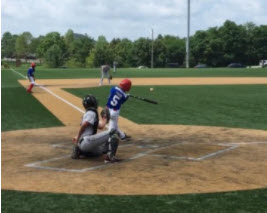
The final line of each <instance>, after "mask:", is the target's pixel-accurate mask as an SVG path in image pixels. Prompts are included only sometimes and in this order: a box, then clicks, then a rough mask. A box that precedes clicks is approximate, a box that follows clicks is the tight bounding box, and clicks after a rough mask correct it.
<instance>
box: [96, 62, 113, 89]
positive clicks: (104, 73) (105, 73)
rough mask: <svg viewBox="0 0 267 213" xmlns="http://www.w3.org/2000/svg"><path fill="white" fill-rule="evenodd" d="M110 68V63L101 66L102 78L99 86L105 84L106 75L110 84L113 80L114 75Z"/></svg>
mask: <svg viewBox="0 0 267 213" xmlns="http://www.w3.org/2000/svg"><path fill="white" fill-rule="evenodd" d="M110 69H111V68H110V66H109V65H108V64H107V65H102V66H101V79H100V82H99V86H102V85H103V80H104V77H106V78H108V84H110V81H111V80H112V75H111V71H110Z"/></svg>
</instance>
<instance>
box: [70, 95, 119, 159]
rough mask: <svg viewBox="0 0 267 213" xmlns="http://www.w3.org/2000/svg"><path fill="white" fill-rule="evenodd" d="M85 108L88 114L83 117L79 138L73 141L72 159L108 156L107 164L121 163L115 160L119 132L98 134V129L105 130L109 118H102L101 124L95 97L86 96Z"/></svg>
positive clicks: (84, 100)
mask: <svg viewBox="0 0 267 213" xmlns="http://www.w3.org/2000/svg"><path fill="white" fill-rule="evenodd" d="M83 106H84V108H85V110H86V112H85V114H84V115H83V117H82V121H81V125H80V129H79V132H78V135H77V137H74V138H73V139H72V142H73V143H74V147H73V151H72V155H71V157H72V158H73V159H78V158H79V157H80V155H85V156H99V155H102V154H106V156H105V163H109V162H111V163H114V162H116V161H119V160H118V159H116V158H115V155H116V151H117V148H118V144H119V138H118V136H117V134H116V133H117V132H116V131H115V130H107V131H103V132H101V133H98V134H97V129H103V128H104V127H105V125H106V124H107V122H108V119H109V118H107V117H102V121H101V122H99V116H98V112H97V106H98V104H97V100H96V98H95V97H94V96H93V95H86V96H85V97H84V98H83ZM101 115H102V113H101ZM106 115H107V114H106Z"/></svg>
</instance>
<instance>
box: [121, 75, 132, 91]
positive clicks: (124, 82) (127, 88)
mask: <svg viewBox="0 0 267 213" xmlns="http://www.w3.org/2000/svg"><path fill="white" fill-rule="evenodd" d="M131 86H132V82H131V81H130V80H129V79H127V78H125V79H123V80H122V81H121V82H120V88H122V89H123V90H124V91H125V92H127V91H130V89H131Z"/></svg>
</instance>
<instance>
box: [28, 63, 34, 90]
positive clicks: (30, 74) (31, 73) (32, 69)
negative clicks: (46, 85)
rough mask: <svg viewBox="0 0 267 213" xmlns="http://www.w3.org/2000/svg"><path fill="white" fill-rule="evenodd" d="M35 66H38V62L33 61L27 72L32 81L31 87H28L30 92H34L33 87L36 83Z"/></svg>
mask: <svg viewBox="0 0 267 213" xmlns="http://www.w3.org/2000/svg"><path fill="white" fill-rule="evenodd" d="M35 67H36V64H35V63H32V64H31V67H30V68H29V69H28V72H27V77H28V79H29V81H30V83H31V84H30V86H29V88H28V89H27V92H28V93H32V88H33V86H34V85H35V78H34V71H35Z"/></svg>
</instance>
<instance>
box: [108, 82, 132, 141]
mask: <svg viewBox="0 0 267 213" xmlns="http://www.w3.org/2000/svg"><path fill="white" fill-rule="evenodd" d="M131 87H132V82H131V81H130V80H129V79H123V80H122V81H121V82H120V84H119V86H115V87H112V88H111V90H110V95H109V98H108V102H107V108H108V109H109V112H110V121H109V130H111V129H116V130H117V131H118V135H119V137H120V139H121V140H129V139H130V136H128V135H126V134H125V133H124V132H122V131H121V130H120V129H119V127H118V119H119V115H120V109H121V105H122V104H123V103H125V101H127V100H128V97H129V96H128V95H127V94H126V92H128V91H130V89H131Z"/></svg>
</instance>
